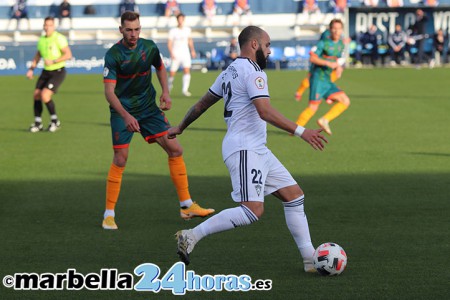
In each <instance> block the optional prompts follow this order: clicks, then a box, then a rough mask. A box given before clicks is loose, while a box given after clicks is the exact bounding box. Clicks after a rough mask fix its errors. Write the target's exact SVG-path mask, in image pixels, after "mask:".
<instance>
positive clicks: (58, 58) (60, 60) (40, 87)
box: [27, 17, 72, 132]
mask: <svg viewBox="0 0 450 300" xmlns="http://www.w3.org/2000/svg"><path fill="white" fill-rule="evenodd" d="M44 32H45V34H44V35H42V36H41V37H40V38H39V41H38V44H37V52H36V54H35V56H34V58H33V61H32V62H31V66H30V69H29V70H28V72H27V77H28V79H33V71H34V69H35V68H36V66H37V64H38V63H39V60H41V58H43V59H44V70H43V71H42V73H41V76H39V79H38V81H37V83H36V89H35V90H34V94H33V99H34V101H33V103H34V104H33V106H34V123H33V124H31V127H30V132H39V131H42V130H43V125H42V118H41V116H42V103H45V105H46V106H47V109H48V112H49V113H50V119H51V122H50V124H49V126H48V131H50V132H55V131H56V130H57V129H59V128H60V126H61V122H60V121H59V120H58V116H57V115H56V108H55V103H54V102H53V100H52V96H53V94H55V93H56V92H57V90H58V88H59V86H60V85H61V84H62V83H63V81H64V78H65V77H66V68H65V66H66V60H68V59H71V58H72V51H71V50H70V48H69V44H68V42H67V38H66V37H65V36H64V35H62V34H60V33H59V32H56V31H55V20H54V18H52V17H47V18H45V20H44Z"/></svg>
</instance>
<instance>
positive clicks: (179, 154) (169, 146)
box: [155, 134, 215, 220]
mask: <svg viewBox="0 0 450 300" xmlns="http://www.w3.org/2000/svg"><path fill="white" fill-rule="evenodd" d="M155 141H156V142H157V143H158V144H159V145H160V146H161V147H162V148H163V149H164V150H165V151H166V153H167V155H168V156H169V158H168V164H169V171H170V178H171V179H172V182H173V185H174V186H175V189H176V191H177V195H178V200H179V202H180V216H181V217H182V218H183V219H185V220H189V219H192V218H194V217H202V218H203V217H206V216H208V215H210V214H212V213H214V211H215V210H214V209H212V208H203V207H201V206H200V205H199V204H198V203H196V202H193V201H192V198H191V194H190V192H189V183H188V175H187V170H186V164H185V163H184V159H183V148H182V147H181V145H180V143H179V142H178V140H177V139H176V138H175V139H169V138H167V134H164V135H163V136H160V137H157V138H155Z"/></svg>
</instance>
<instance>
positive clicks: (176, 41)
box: [169, 27, 191, 55]
mask: <svg viewBox="0 0 450 300" xmlns="http://www.w3.org/2000/svg"><path fill="white" fill-rule="evenodd" d="M190 37H191V28H189V27H182V28H178V27H176V28H172V29H171V30H170V31H169V40H171V41H172V43H173V44H172V52H173V54H174V55H185V54H187V55H189V38H190Z"/></svg>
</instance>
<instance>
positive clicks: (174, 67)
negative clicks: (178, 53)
mask: <svg viewBox="0 0 450 300" xmlns="http://www.w3.org/2000/svg"><path fill="white" fill-rule="evenodd" d="M179 67H180V61H179V59H178V58H176V57H173V58H172V62H171V64H170V69H169V80H168V85H169V92H170V91H172V89H173V82H174V81H175V75H176V74H177V71H178V68H179Z"/></svg>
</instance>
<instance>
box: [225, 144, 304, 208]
mask: <svg viewBox="0 0 450 300" xmlns="http://www.w3.org/2000/svg"><path fill="white" fill-rule="evenodd" d="M225 164H226V166H227V168H228V171H229V172H230V176H231V184H232V185H233V192H231V198H233V200H234V201H235V202H247V201H259V202H264V196H266V195H270V194H272V193H273V192H276V191H278V190H279V189H282V188H284V187H287V186H291V185H296V184H297V182H296V181H295V180H294V178H292V175H291V174H290V173H289V171H288V170H287V169H286V168H285V167H284V166H283V165H282V164H281V162H280V161H279V160H278V158H276V157H275V155H273V153H272V152H270V150H269V152H267V153H265V154H258V153H256V152H253V151H247V150H241V151H238V152H235V153H233V154H232V155H230V156H229V157H228V158H227V159H226V160H225Z"/></svg>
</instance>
